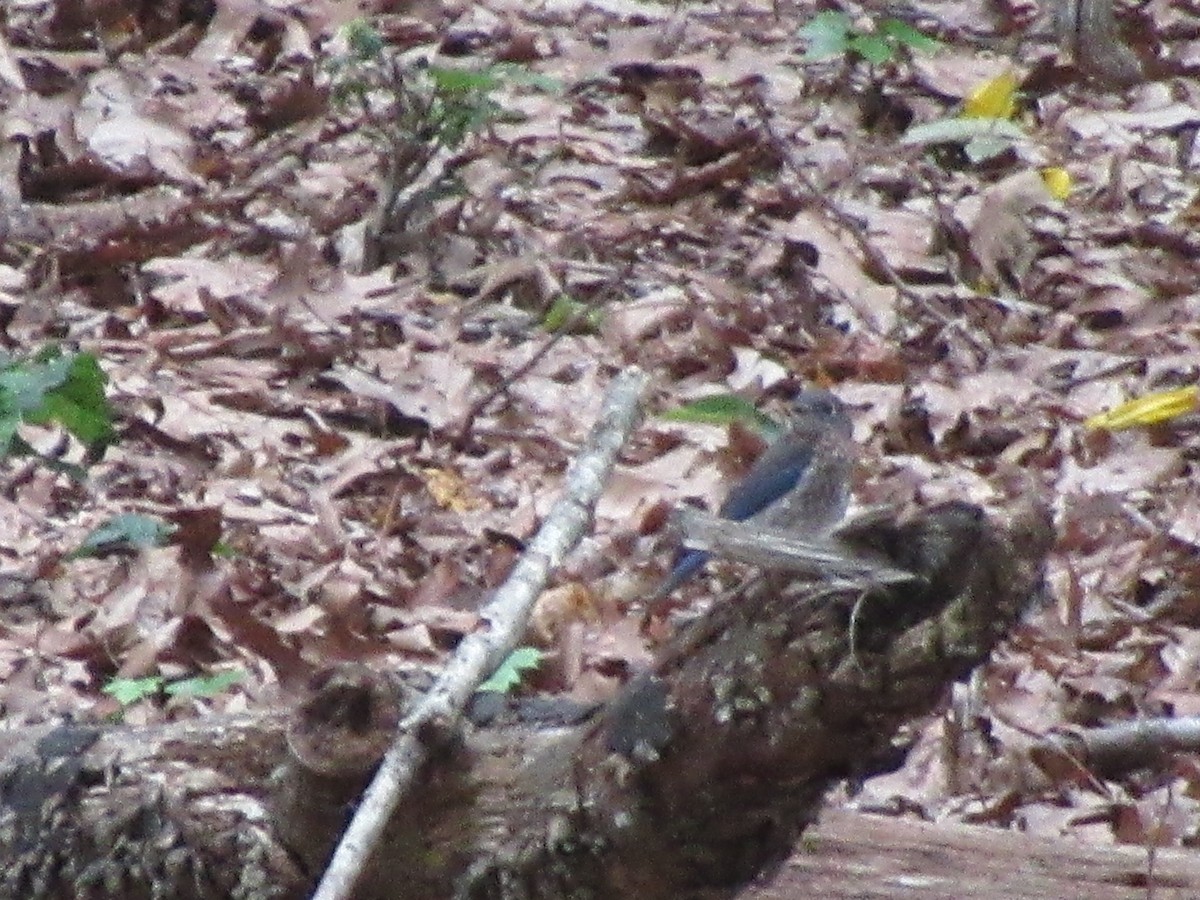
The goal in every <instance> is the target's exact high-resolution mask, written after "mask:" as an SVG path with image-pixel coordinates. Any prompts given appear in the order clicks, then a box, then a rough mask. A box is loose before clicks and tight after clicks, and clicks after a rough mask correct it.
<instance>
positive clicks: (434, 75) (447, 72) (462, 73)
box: [426, 66, 501, 94]
mask: <svg viewBox="0 0 1200 900" xmlns="http://www.w3.org/2000/svg"><path fill="white" fill-rule="evenodd" d="M426 71H427V72H428V73H429V77H430V79H432V81H433V86H434V87H435V88H437V89H438V90H439V91H446V92H447V93H451V94H467V93H478V94H487V93H491V92H492V91H494V90H496V88H498V87H500V85H501V80H500V78H498V77H497V76H496V73H495V72H493V71H492V70H491V69H478V70H472V69H451V68H446V67H444V66H430V67H429V68H428V69H427V70H426Z"/></svg>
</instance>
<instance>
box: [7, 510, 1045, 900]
mask: <svg viewBox="0 0 1200 900" xmlns="http://www.w3.org/2000/svg"><path fill="white" fill-rule="evenodd" d="M848 540H849V541H850V542H851V543H853V544H854V545H855V546H856V547H857V548H859V549H861V550H862V551H864V552H869V553H871V554H874V555H876V556H878V557H879V558H880V559H882V560H883V561H884V562H885V563H886V564H887V565H889V566H892V567H894V568H899V569H905V570H907V571H910V572H912V573H913V574H914V575H916V576H917V577H916V578H914V579H912V580H911V581H908V582H903V583H891V584H889V585H887V586H872V585H870V584H865V583H862V582H841V583H837V584H831V583H829V582H827V581H822V580H813V579H806V580H797V579H796V577H795V576H794V575H786V574H783V573H777V574H775V575H768V576H765V577H763V578H761V579H759V580H757V581H756V582H754V583H752V584H751V585H750V586H749V587H748V588H747V589H746V590H745V591H744V592H743V593H742V594H741V595H740V596H737V597H734V598H732V599H731V600H729V601H727V602H726V601H723V602H721V603H719V604H716V605H715V606H714V607H713V608H712V610H711V611H710V612H709V614H708V615H706V616H705V617H704V618H702V619H700V620H698V621H697V622H695V623H693V625H691V626H690V627H689V628H687V629H685V630H684V631H683V632H682V633H680V634H679V635H678V636H677V638H676V639H675V640H674V641H673V642H672V643H671V645H670V646H669V647H667V648H666V650H665V651H664V653H663V654H662V655H661V657H660V659H659V660H658V662H657V663H656V665H655V666H654V667H653V669H652V670H651V671H648V672H645V673H643V674H642V675H640V676H638V677H637V678H635V679H634V680H633V681H632V682H631V683H630V684H629V685H628V686H627V687H626V689H625V690H624V691H623V692H622V693H621V694H620V695H619V696H618V697H617V698H616V699H614V700H613V701H612V702H611V703H610V704H608V705H607V706H606V707H604V708H602V709H599V710H595V711H591V712H590V713H589V712H587V711H580V710H569V711H563V710H560V711H559V714H557V715H556V716H555V717H554V718H555V719H556V721H555V722H554V723H552V724H551V725H550V726H547V724H546V723H545V722H538V723H533V722H531V721H528V717H524V718H523V717H522V716H520V715H513V716H510V717H509V718H508V719H506V720H505V721H504V722H503V723H502V724H500V725H493V726H490V727H472V728H470V729H468V730H467V731H466V732H465V733H463V734H457V735H454V736H451V738H450V739H449V740H447V736H446V735H429V736H426V737H427V738H428V739H429V740H431V741H433V742H435V743H436V744H437V746H438V747H439V748H440V749H439V750H438V751H437V752H436V753H433V754H432V755H431V756H430V758H429V760H428V762H427V763H426V767H425V771H424V777H423V778H422V779H421V780H420V783H419V785H418V787H417V788H416V789H415V790H414V791H413V792H412V793H411V794H410V795H409V796H408V797H407V798H406V799H405V801H404V803H403V805H402V806H401V808H400V810H399V811H398V813H397V815H396V816H395V817H394V818H393V820H392V822H391V826H390V828H389V830H388V833H387V835H386V837H385V840H384V842H383V844H382V845H381V846H380V847H379V848H378V849H377V852H376V853H375V854H374V856H373V858H372V859H371V860H370V861H369V864H368V866H367V868H366V877H365V878H364V879H363V881H362V882H361V883H360V888H359V892H358V895H357V896H361V897H364V898H366V897H372V898H373V897H380V898H382V897H394V896H404V897H407V898H425V897H428V898H431V900H432V898H446V897H453V896H459V897H463V898H472V900H476V898H505V900H509V898H534V897H538V898H551V897H554V898H561V897H568V896H582V895H587V896H593V897H614V898H615V897H639V898H659V897H661V898H668V897H670V898H678V897H703V898H707V897H729V896H733V895H734V894H736V893H737V892H738V890H740V889H741V888H742V887H743V886H744V885H745V884H746V883H747V882H749V881H750V880H752V879H753V878H755V877H756V876H758V875H760V874H761V873H763V872H767V871H769V870H771V868H772V867H774V866H777V865H778V864H779V863H780V862H781V861H782V860H784V859H785V858H786V857H787V856H788V854H789V853H790V851H791V849H792V848H793V846H794V844H795V842H796V840H797V838H798V837H799V835H800V833H801V832H802V831H803V829H804V828H805V827H806V826H807V825H808V824H810V823H811V822H812V821H813V820H814V819H815V817H816V815H817V812H818V810H819V808H820V804H821V798H822V796H823V794H824V792H825V791H826V789H827V788H828V787H829V785H830V784H831V783H833V782H834V781H836V780H837V779H839V778H842V777H845V776H848V775H865V774H869V773H870V772H872V771H876V770H878V769H879V768H881V767H887V766H892V765H895V764H896V762H897V753H896V750H895V748H894V740H895V737H896V734H897V731H898V729H899V728H900V727H901V726H902V725H903V724H904V723H905V722H907V721H909V720H911V719H913V718H914V717H917V716H920V715H922V714H924V713H926V712H928V711H929V710H930V709H931V708H932V707H933V706H934V705H935V704H936V703H937V702H938V700H939V698H940V697H941V696H942V695H943V692H944V690H945V689H946V687H947V685H948V684H949V683H950V682H952V681H954V680H955V679H958V678H961V677H962V676H964V675H965V674H966V673H967V672H969V671H970V670H971V668H972V667H974V666H975V665H977V664H978V663H980V662H981V661H983V660H984V659H985V658H986V657H987V655H988V654H989V653H990V652H991V650H992V648H993V647H994V646H995V645H996V643H997V642H998V641H1000V640H1001V639H1002V638H1003V637H1004V635H1005V633H1006V632H1007V630H1008V629H1009V628H1010V627H1011V626H1012V624H1013V623H1014V622H1015V621H1016V620H1017V618H1018V616H1019V615H1020V614H1021V611H1022V610H1023V609H1024V608H1025V607H1026V606H1027V605H1028V603H1029V602H1030V601H1031V600H1032V599H1033V598H1035V597H1036V596H1037V595H1038V593H1039V591H1040V585H1041V572H1042V562H1043V558H1044V555H1045V552H1046V550H1047V547H1048V545H1049V540H1050V532H1049V529H1048V527H1047V526H1046V524H1045V522H1044V520H1042V519H1041V518H1039V517H1037V516H1027V517H1024V518H1019V519H1018V520H1016V521H1014V522H1011V523H1008V524H1004V525H1000V524H996V523H994V522H992V521H991V520H989V519H988V518H986V517H985V516H984V515H983V514H982V513H981V512H980V510H978V509H977V508H975V507H972V506H968V505H966V504H961V503H953V504H948V505H944V506H941V507H937V508H934V509H932V510H930V511H929V512H927V513H923V514H921V515H918V516H917V517H915V518H914V519H912V520H911V521H907V522H896V521H889V520H885V521H873V522H871V523H870V524H869V525H866V526H864V527H863V528H861V529H859V530H857V531H856V532H854V533H852V534H851V535H850V536H849V537H848ZM409 700H410V698H409V696H408V694H406V692H405V691H403V690H401V689H400V688H399V687H397V686H396V684H395V683H394V681H392V680H390V679H388V678H386V677H384V676H380V675H378V674H376V673H373V672H370V671H369V670H366V669H363V668H361V667H349V668H345V669H339V670H334V671H332V672H330V673H326V674H325V675H323V676H322V677H321V678H320V679H318V681H317V682H315V683H314V685H313V690H312V693H311V696H310V697H309V698H308V699H307V700H306V701H305V702H304V703H303V704H302V705H301V706H300V707H299V709H298V710H296V711H295V712H294V713H293V714H292V715H291V716H283V715H278V714H270V715H262V716H257V717H255V716H243V717H239V718H236V719H233V718H225V719H220V720H217V719H215V717H214V720H208V721H201V722H194V723H186V724H176V725H169V726H161V727H156V728H143V729H133V728H110V729H103V730H101V729H94V728H79V727H64V728H49V729H41V730H38V731H30V732H27V733H21V734H17V735H9V736H7V737H6V739H5V740H4V741H3V742H2V743H0V754H2V755H0V864H2V874H0V896H4V897H21V898H42V897H106V898H143V897H145V898H151V897H182V898H214V897H236V898H275V897H286V898H292V897H296V898H299V897H303V896H306V894H307V893H308V892H310V891H311V890H312V886H313V884H314V883H315V879H316V877H317V876H318V875H319V874H320V871H321V869H322V867H323V865H324V862H325V859H326V857H327V855H328V853H329V851H330V849H331V848H332V847H333V845H334V843H335V842H336V840H337V838H338V836H339V834H340V833H341V831H342V830H343V829H344V827H345V825H346V822H347V820H348V817H349V814H350V812H351V811H352V809H353V804H354V801H355V799H356V798H357V796H358V794H359V792H360V791H361V789H362V786H363V785H364V784H365V783H366V781H367V779H368V777H369V776H370V774H371V772H372V769H373V767H374V765H375V764H376V762H377V761H378V758H379V756H380V755H381V754H382V752H383V750H384V749H385V748H386V746H387V744H388V742H389V740H390V738H391V736H392V734H393V733H394V729H395V727H396V723H397V722H398V721H400V720H401V719H402V717H403V712H404V710H405V709H406V708H407V705H408V703H409Z"/></svg>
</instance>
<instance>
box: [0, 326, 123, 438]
mask: <svg viewBox="0 0 1200 900" xmlns="http://www.w3.org/2000/svg"><path fill="white" fill-rule="evenodd" d="M106 383H107V377H106V376H105V374H104V370H103V369H101V368H100V364H99V363H98V362H97V361H96V358H95V357H94V356H93V355H92V354H90V353H72V354H65V355H64V354H62V353H61V352H60V351H59V350H57V349H56V348H49V349H47V350H43V351H42V352H40V353H38V354H37V355H36V356H34V357H33V358H32V359H29V360H12V359H6V360H5V361H4V366H3V368H2V369H0V452H3V453H9V452H13V451H14V449H16V450H18V452H19V450H20V448H19V447H17V444H16V443H15V441H14V436H15V435H16V432H17V428H18V426H19V425H20V424H21V423H22V422H28V423H30V424H32V425H50V424H57V425H61V426H62V427H63V428H65V429H66V430H67V431H68V432H69V433H70V434H72V435H74V436H75V437H76V438H78V439H79V440H80V441H82V442H83V443H84V444H86V445H87V446H88V447H89V448H92V447H95V446H100V445H103V444H105V443H107V442H110V441H112V439H113V436H114V430H113V418H112V410H111V409H110V408H109V405H108V400H107V399H106V398H105V396H104V387H105V384H106Z"/></svg>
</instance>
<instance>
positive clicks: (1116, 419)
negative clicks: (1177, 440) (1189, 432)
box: [1083, 387, 1200, 431]
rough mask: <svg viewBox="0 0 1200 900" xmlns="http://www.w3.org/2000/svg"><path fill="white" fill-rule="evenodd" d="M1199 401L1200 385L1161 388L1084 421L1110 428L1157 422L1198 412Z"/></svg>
mask: <svg viewBox="0 0 1200 900" xmlns="http://www.w3.org/2000/svg"><path fill="white" fill-rule="evenodd" d="M1198 400H1200V388H1197V387H1186V388H1177V389H1176V390H1173V391H1158V392H1157V393H1154V394H1147V395H1146V396H1145V397H1138V398H1136V399H1134V400H1130V401H1129V402H1127V403H1122V404H1121V405H1120V406H1114V407H1113V408H1112V409H1110V410H1108V411H1106V412H1102V413H1097V414H1096V415H1094V416H1092V417H1091V418H1090V419H1088V420H1087V421H1086V422H1084V423H1083V424H1084V426H1085V427H1087V428H1107V429H1108V430H1109V431H1119V430H1120V429H1122V428H1132V427H1134V426H1135V425H1155V424H1157V423H1159V422H1168V421H1170V420H1171V419H1175V418H1178V417H1179V416H1182V415H1186V414H1187V413H1190V412H1195V410H1196V407H1197V401H1198Z"/></svg>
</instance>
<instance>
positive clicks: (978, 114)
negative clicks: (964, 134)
mask: <svg viewBox="0 0 1200 900" xmlns="http://www.w3.org/2000/svg"><path fill="white" fill-rule="evenodd" d="M1016 111H1017V76H1016V75H1014V74H1013V72H1012V70H1011V69H1009V70H1007V71H1004V72H1001V73H1000V74H999V75H997V76H996V77H995V78H993V79H991V80H990V81H985V82H984V83H983V84H981V85H979V86H978V87H976V88H974V89H973V90H972V91H971V93H970V95H968V97H967V99H966V101H965V102H964V103H963V117H964V118H966V119H1011V118H1012V117H1013V114H1014V113H1015V112H1016Z"/></svg>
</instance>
